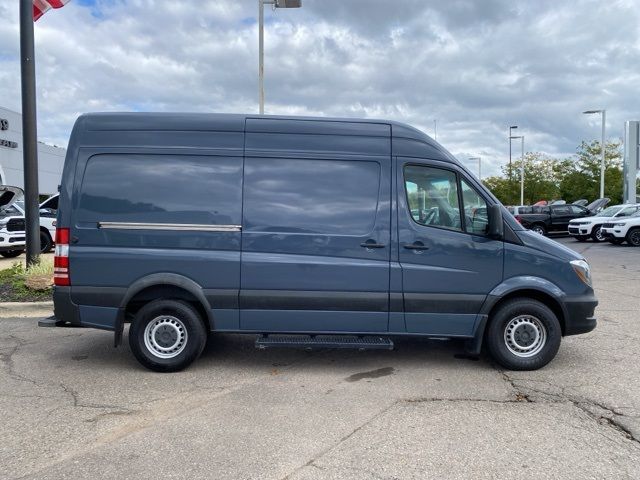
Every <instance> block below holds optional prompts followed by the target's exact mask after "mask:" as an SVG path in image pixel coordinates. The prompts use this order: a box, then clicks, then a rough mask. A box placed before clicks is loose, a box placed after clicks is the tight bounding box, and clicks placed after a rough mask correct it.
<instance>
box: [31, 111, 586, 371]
mask: <svg viewBox="0 0 640 480" xmlns="http://www.w3.org/2000/svg"><path fill="white" fill-rule="evenodd" d="M57 225H58V228H57V231H56V241H55V243H56V247H55V248H56V255H55V290H54V310H55V318H52V319H50V320H49V321H44V322H42V325H43V326H45V325H46V326H57V327H70V326H74V327H92V328H99V329H104V330H110V331H113V332H114V339H115V343H116V345H117V344H118V343H120V342H121V338H122V336H123V332H124V328H125V324H128V323H130V328H129V330H128V339H129V343H130V345H131V349H132V351H133V353H134V355H135V356H136V358H137V359H138V360H139V361H140V362H141V363H142V364H143V365H144V366H146V367H148V368H150V369H153V370H158V371H175V370H179V369H182V368H184V367H186V366H188V365H189V364H190V363H191V362H193V361H194V360H195V359H196V358H197V357H198V356H199V355H200V353H201V352H202V351H203V349H204V347H205V342H206V340H207V337H208V336H209V335H213V334H217V333H223V332H225V333H226V332H231V333H242V334H252V335H255V336H256V337H257V338H256V346H257V347H259V348H269V347H277V346H293V347H303V348H310V347H311V348H313V347H332V348H358V349H366V348H385V349H389V348H392V347H393V340H394V339H396V338H398V337H403V336H422V337H437V338H443V337H445V338H456V339H462V340H465V347H466V349H467V351H468V352H469V353H470V354H473V355H477V354H479V353H480V350H481V348H482V346H483V344H484V345H485V346H486V347H487V349H488V351H489V352H490V353H491V355H492V356H493V357H494V358H495V359H496V360H497V361H498V362H499V363H500V364H502V365H503V366H505V367H506V368H509V369H515V370H531V369H536V368H540V367H542V366H544V365H546V364H547V363H548V362H549V361H551V359H553V357H554V356H555V355H556V352H557V351H558V348H559V347H560V342H561V339H562V337H563V336H564V335H573V334H578V333H584V332H588V331H591V330H592V329H593V328H595V326H596V320H595V318H594V309H595V307H596V304H597V301H596V298H595V296H594V292H593V289H592V286H591V276H590V269H589V265H588V264H587V262H586V261H585V260H584V259H583V258H582V257H581V256H580V255H578V254H577V253H575V252H574V251H572V250H570V249H567V248H565V247H563V246H562V245H560V244H558V243H556V242H554V241H552V240H549V239H547V238H544V237H542V236H540V235H537V234H535V233H532V232H529V231H527V230H525V229H524V228H523V227H522V226H521V225H519V224H518V222H516V221H515V219H514V218H513V216H512V215H510V214H509V213H508V212H507V210H506V209H505V208H504V207H502V205H501V204H500V203H499V201H498V200H497V199H496V198H495V197H494V196H493V195H492V194H491V192H489V191H488V190H487V189H486V188H485V187H484V186H483V185H482V184H481V183H480V182H478V180H477V179H476V178H475V177H474V176H473V175H472V174H471V173H470V172H469V170H467V169H466V168H465V167H464V166H463V165H461V164H460V163H459V162H458V161H457V160H456V159H455V158H454V157H453V156H452V155H451V154H450V153H448V152H447V151H446V150H445V149H444V148H443V147H442V146H440V145H439V144H438V143H437V142H435V141H434V140H433V139H431V138H429V137H428V136H427V135H425V134H424V133H422V132H420V131H418V130H416V129H414V128H412V127H410V126H407V125H403V124H401V123H396V122H390V121H376V120H358V119H351V120H345V119H330V118H301V117H271V116H251V115H217V114H146V113H104V114H89V115H83V116H81V117H80V118H79V119H78V120H77V122H76V124H75V126H74V128H73V132H72V134H71V139H70V142H69V149H68V151H67V156H66V161H65V165H64V171H63V175H62V184H61V187H60V197H59V208H58V213H57Z"/></svg>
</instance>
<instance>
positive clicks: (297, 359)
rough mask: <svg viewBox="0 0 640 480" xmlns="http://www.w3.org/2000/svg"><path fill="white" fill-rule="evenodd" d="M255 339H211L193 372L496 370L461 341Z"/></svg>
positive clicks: (409, 338) (224, 335)
mask: <svg viewBox="0 0 640 480" xmlns="http://www.w3.org/2000/svg"><path fill="white" fill-rule="evenodd" d="M255 338H256V337H255V336H254V335H235V334H218V335H212V336H211V337H210V338H209V341H208V343H207V347H206V348H205V350H204V352H203V353H202V356H201V357H200V359H199V360H198V361H197V362H196V363H195V364H194V368H197V369H206V368H210V367H214V366H218V367H220V366H226V365H229V366H236V367H238V368H244V369H249V370H259V371H264V369H265V368H286V367H290V366H296V365H297V366H299V367H300V368H303V369H304V370H307V371H314V370H325V371H326V370H327V368H329V369H331V368H332V367H333V366H334V368H335V369H336V370H338V369H340V370H342V369H344V367H345V366H348V367H349V368H351V367H363V368H364V367H367V366H375V365H379V364H382V363H384V364H385V365H392V366H393V367H395V368H403V367H414V368H415V367H425V368H429V367H436V366H438V367H439V366H441V367H444V368H447V367H454V366H458V365H467V366H469V365H470V364H471V365H473V366H474V367H476V366H477V367H479V368H489V369H493V367H492V366H491V363H490V361H489V360H488V358H485V356H484V355H482V356H480V357H479V358H478V357H470V356H468V355H466V354H465V350H464V342H463V341H461V340H450V341H437V340H430V339H427V338H417V337H406V338H402V337H401V338H394V339H393V342H394V349H393V350H375V349H373V350H357V349H335V348H334V349H311V350H306V349H292V348H269V349H265V350H260V349H256V348H255Z"/></svg>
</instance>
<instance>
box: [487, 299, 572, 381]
mask: <svg viewBox="0 0 640 480" xmlns="http://www.w3.org/2000/svg"><path fill="white" fill-rule="evenodd" d="M561 338H562V330H561V329H560V322H559V321H558V318H557V317H556V315H555V314H554V313H553V312H552V311H551V309H550V308H549V307H547V306H546V305H545V304H543V303H542V302H539V301H537V300H534V299H531V298H514V299H511V300H508V301H506V302H505V303H504V304H502V305H501V306H500V307H499V308H498V310H497V311H496V312H495V313H494V314H493V316H492V318H491V322H490V324H489V328H488V330H487V337H486V341H487V348H488V349H489V352H490V353H491V356H492V357H493V358H494V360H496V361H497V362H498V363H499V364H501V365H502V366H503V367H505V368H507V369H509V370H537V369H538V368H542V367H544V366H545V365H546V364H547V363H549V362H550V361H551V360H553V358H554V357H555V356H556V353H558V349H559V348H560V341H561Z"/></svg>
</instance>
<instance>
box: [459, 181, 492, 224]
mask: <svg viewBox="0 0 640 480" xmlns="http://www.w3.org/2000/svg"><path fill="white" fill-rule="evenodd" d="M460 185H461V190H462V202H463V204H464V218H465V227H466V230H467V232H468V233H473V234H475V235H486V234H487V229H488V228H489V217H488V213H487V211H488V209H487V202H486V201H485V200H484V198H482V197H481V196H480V195H479V194H478V192H476V190H475V189H474V188H473V187H471V186H469V185H468V184H467V182H465V181H464V180H461V181H460Z"/></svg>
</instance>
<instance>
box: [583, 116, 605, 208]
mask: <svg viewBox="0 0 640 480" xmlns="http://www.w3.org/2000/svg"><path fill="white" fill-rule="evenodd" d="M582 113H584V114H586V115H591V114H592V113H599V114H601V116H602V142H601V143H600V156H601V158H600V198H604V159H605V151H606V144H605V133H606V132H605V128H606V127H605V125H606V122H607V111H606V110H605V109H602V110H586V111H584V112H582Z"/></svg>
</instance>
